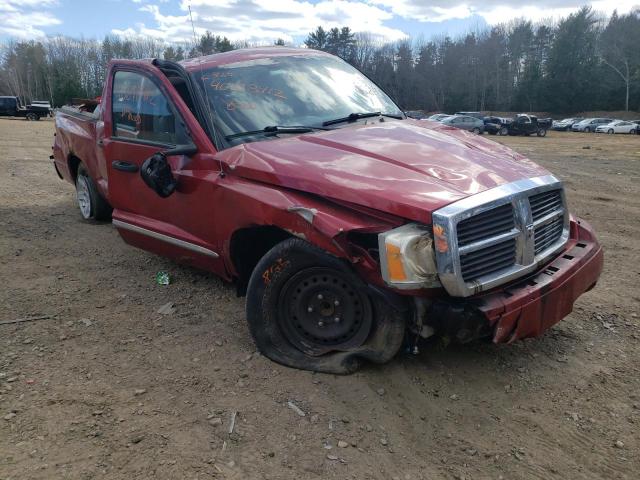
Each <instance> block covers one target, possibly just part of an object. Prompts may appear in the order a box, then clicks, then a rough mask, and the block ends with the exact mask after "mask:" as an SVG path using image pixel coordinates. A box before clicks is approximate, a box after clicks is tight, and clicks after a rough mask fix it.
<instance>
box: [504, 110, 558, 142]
mask: <svg viewBox="0 0 640 480" xmlns="http://www.w3.org/2000/svg"><path fill="white" fill-rule="evenodd" d="M550 125H551V119H548V118H545V119H538V117H536V116H535V115H527V114H524V113H521V114H519V115H516V116H515V117H514V119H513V120H512V121H511V122H510V123H508V124H506V125H503V126H502V128H501V129H500V131H499V132H498V133H499V134H500V135H505V133H504V131H505V130H506V134H507V135H514V136H515V135H526V136H529V135H537V136H538V137H544V136H546V135H547V130H548V128H549V126H550Z"/></svg>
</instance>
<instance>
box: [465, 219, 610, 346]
mask: <svg viewBox="0 0 640 480" xmlns="http://www.w3.org/2000/svg"><path fill="white" fill-rule="evenodd" d="M603 261H604V254H603V251H602V247H601V246H600V244H599V243H598V241H597V240H596V238H595V235H594V233H593V230H592V229H591V227H590V225H589V224H587V223H586V222H584V221H581V220H576V221H572V222H571V225H570V238H569V243H568V244H567V247H566V248H565V249H564V250H563V251H562V252H561V253H560V254H559V255H558V256H557V257H556V258H555V259H554V260H552V261H551V262H550V263H549V264H548V265H547V266H546V267H545V268H544V269H543V270H542V271H539V272H538V273H536V274H534V275H533V276H530V277H527V278H525V279H523V280H520V281H519V282H517V283H515V284H513V285H509V286H507V287H506V288H503V289H501V290H498V291H494V292H490V293H487V294H484V295H479V296H476V297H471V298H469V299H468V301H469V302H470V303H471V304H472V306H473V307H475V310H476V311H477V312H479V313H480V314H481V316H483V317H484V319H485V320H486V321H488V323H489V325H490V327H491V329H492V331H493V341H494V342H495V343H503V342H506V343H510V342H513V341H514V340H517V339H522V338H528V337H535V336H538V335H540V334H542V333H543V332H544V331H545V330H547V329H549V328H550V327H552V326H553V325H555V324H556V323H558V322H559V321H560V320H562V319H563V318H564V317H565V316H567V315H568V314H569V313H571V311H572V309H573V304H574V302H575V301H576V300H577V299H578V297H579V296H580V295H582V294H583V293H584V292H587V291H589V290H590V289H591V288H593V287H594V286H595V284H596V282H597V281H598V278H599V277H600V273H601V272H602V267H603Z"/></svg>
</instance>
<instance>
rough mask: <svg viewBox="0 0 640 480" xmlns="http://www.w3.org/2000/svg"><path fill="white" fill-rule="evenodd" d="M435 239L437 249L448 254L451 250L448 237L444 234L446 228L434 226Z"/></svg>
mask: <svg viewBox="0 0 640 480" xmlns="http://www.w3.org/2000/svg"><path fill="white" fill-rule="evenodd" d="M433 238H434V240H435V247H436V250H437V251H438V252H440V253H446V252H447V251H448V250H449V243H448V242H447V235H446V234H445V232H444V227H442V226H441V225H434V226H433Z"/></svg>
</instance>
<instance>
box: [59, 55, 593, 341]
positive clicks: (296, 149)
mask: <svg viewBox="0 0 640 480" xmlns="http://www.w3.org/2000/svg"><path fill="white" fill-rule="evenodd" d="M278 55H326V54H324V53H321V52H315V51H312V50H293V49H286V48H261V49H249V50H236V51H233V52H228V53H224V54H218V55H213V56H209V57H204V58H202V59H196V60H188V61H185V62H183V65H184V66H185V67H186V68H187V69H188V70H191V71H195V70H198V69H202V68H210V67H212V66H215V65H221V64H224V63H231V62H236V61H243V60H250V59H256V58H267V57H271V56H278ZM116 67H117V68H120V69H127V70H134V71H138V72H141V73H144V74H146V75H148V76H150V77H153V78H156V79H157V80H158V83H159V85H160V88H161V90H162V91H163V92H164V93H165V94H166V95H167V97H168V98H169V99H170V100H171V101H172V102H173V103H174V105H175V106H176V109H177V110H178V112H179V113H180V115H181V116H182V118H183V120H184V122H185V124H186V125H187V127H188V128H189V130H190V131H191V133H192V138H193V141H194V143H195V145H196V146H197V147H198V153H197V154H195V155H194V156H193V157H191V158H186V157H171V158H170V159H169V161H170V163H171V166H172V169H173V172H174V175H175V177H176V178H177V179H178V189H177V191H176V192H175V193H174V194H173V195H172V196H171V197H169V198H167V199H161V198H160V197H158V196H156V195H155V194H154V193H153V192H152V191H151V190H149V189H148V188H147V187H146V186H145V185H144V183H143V182H142V179H141V178H140V176H139V175H138V174H130V173H124V172H121V171H118V170H114V169H113V168H112V167H111V162H112V161H114V160H126V161H128V162H131V163H135V164H137V165H141V164H142V162H143V161H144V160H145V159H146V158H147V157H149V156H151V155H152V154H153V153H155V152H156V151H157V150H158V148H157V147H154V146H149V145H139V144H138V145H134V144H131V143H128V142H126V141H123V140H119V139H116V138H112V119H111V113H110V108H108V106H109V105H111V85H112V78H113V76H112V74H111V73H110V74H109V76H108V79H107V83H106V85H105V91H104V94H103V96H102V98H103V100H104V102H103V105H105V106H107V107H105V108H103V109H102V112H103V113H102V114H101V117H100V119H99V120H98V121H95V120H91V119H89V118H82V117H78V116H75V115H70V114H66V113H58V115H57V117H56V130H57V136H56V138H55V143H54V149H53V151H54V159H55V162H56V167H57V169H58V171H59V172H60V173H61V174H62V175H63V177H64V178H65V179H66V180H68V181H71V182H73V181H74V179H73V178H72V175H71V172H70V168H69V165H70V159H72V157H77V158H79V159H81V160H82V162H83V163H84V164H85V165H86V167H87V169H88V170H89V173H90V174H91V176H92V177H93V178H94V179H95V180H96V183H97V184H98V188H99V190H100V192H101V194H102V195H103V196H104V197H105V198H107V199H108V200H109V202H110V203H111V205H112V206H113V207H114V212H113V218H114V219H119V220H122V221H126V222H128V223H132V224H135V225H138V226H141V227H144V228H146V229H149V230H153V231H156V232H159V233H163V234H166V235H170V236H173V237H175V238H178V239H181V240H184V241H188V242H191V243H194V244H196V245H200V246H202V247H205V248H208V249H210V250H214V251H216V252H218V253H219V254H220V258H218V259H213V258H210V257H205V256H202V255H200V254H197V253H194V252H191V251H187V250H184V249H182V248H179V247H175V246H172V245H168V244H166V243H163V242H160V241H158V240H153V239H151V238H149V237H146V236H142V235H140V234H135V233H131V232H125V231H121V232H120V233H121V235H122V236H123V238H124V239H125V241H127V242H128V243H131V244H132V245H135V246H138V247H140V248H143V249H146V250H150V251H153V252H155V253H158V254H161V255H164V256H169V257H172V258H174V259H176V260H179V261H182V262H185V263H189V264H191V265H194V266H197V267H200V268H204V269H207V270H210V271H212V272H215V273H217V274H218V275H220V276H222V277H224V278H225V279H228V280H230V279H233V278H234V277H235V276H236V275H237V272H236V270H235V267H234V265H233V264H232V261H231V257H230V239H231V238H232V235H233V234H234V232H236V231H238V230H239V229H242V228H247V227H253V226H257V225H274V226H278V227H280V228H282V229H284V230H287V231H289V232H291V233H292V234H295V235H297V236H300V237H303V238H305V239H307V240H308V241H309V242H311V243H313V244H315V245H317V246H319V247H321V248H323V249H325V250H327V251H329V252H331V253H332V254H334V255H337V256H340V257H343V258H346V259H348V260H349V261H350V262H352V263H353V265H354V268H355V269H356V270H357V271H358V273H359V274H360V275H362V276H363V277H364V278H365V279H366V280H367V281H368V282H370V283H373V284H377V285H379V286H384V284H383V281H382V279H381V276H380V271H379V267H378V265H377V264H376V262H375V261H374V260H373V259H371V258H370V257H368V256H367V254H366V252H363V251H362V249H360V250H359V249H358V248H357V247H355V246H353V245H350V244H349V242H348V241H347V238H346V233H347V232H350V231H355V230H360V231H367V232H380V231H384V230H388V229H390V228H393V227H395V226H398V225H400V224H402V223H405V222H406V221H418V222H422V223H426V224H429V223H430V221H431V213H432V212H433V211H434V210H436V209H438V208H441V207H443V206H445V205H447V204H449V203H451V202H454V201H456V200H459V199H461V198H464V197H466V196H469V195H473V194H475V193H479V192H482V191H484V190H487V189H490V188H493V187H496V186H498V185H502V184H504V183H508V182H513V181H515V180H519V179H523V178H528V177H536V176H540V175H545V174H547V173H548V172H547V171H546V170H545V169H543V168H541V167H540V166H538V165H536V164H535V163H533V162H531V161H530V160H528V159H526V158H525V157H523V156H522V155H519V154H517V153H515V152H513V151H512V150H510V149H508V148H506V147H504V146H502V145H500V144H498V143H495V142H492V141H489V140H486V139H483V138H482V137H479V136H476V135H472V134H469V133H467V132H463V131H461V130H457V129H453V128H449V127H446V126H444V125H441V124H437V123H434V122H417V121H412V120H403V121H394V120H386V121H384V122H380V121H379V120H378V119H375V121H369V122H367V123H359V124H357V125H351V126H346V127H345V128H340V129H337V130H334V131H328V132H320V133H314V134H305V135H299V136H292V137H288V138H283V139H276V140H269V141H263V142H255V143H248V144H243V145H239V146H236V147H233V148H229V149H227V150H224V151H222V152H217V151H216V149H215V148H214V146H213V144H212V142H211V141H210V139H209V138H208V137H207V135H206V134H205V132H204V131H203V129H202V128H201V127H200V125H199V123H198V121H197V120H196V118H195V117H194V116H193V115H192V114H191V112H190V111H189V110H188V108H187V106H186V105H185V103H184V102H183V101H182V99H181V98H180V96H179V95H178V94H177V92H176V91H175V90H174V88H173V87H172V85H171V84H170V82H169V81H168V80H167V79H166V77H164V75H163V74H162V73H161V72H160V71H159V70H158V69H157V68H156V67H154V66H153V65H152V64H151V62H150V61H117V62H113V63H112V64H111V67H110V68H111V70H110V72H112V71H113V69H114V68H116ZM221 171H222V172H224V173H225V175H220V173H221ZM294 206H304V207H308V208H313V209H316V210H317V215H316V216H315V217H314V219H313V223H309V222H307V221H306V220H304V219H303V218H302V217H301V216H300V215H298V214H297V213H293V212H289V211H287V209H288V208H289V207H294ZM581 242H582V243H585V244H586V245H587V247H585V248H582V247H577V246H576V245H577V244H578V243H581ZM577 248H579V249H580V250H579V251H578V250H576V249H577ZM565 254H571V255H572V256H574V259H573V260H571V261H568V260H567V259H566V258H563V257H562V255H565ZM551 266H554V268H558V269H559V270H558V271H557V272H556V273H554V275H552V276H549V275H547V274H545V273H544V272H541V273H539V274H538V275H537V276H536V277H535V280H536V282H537V283H536V284H535V285H534V284H531V285H527V284H525V285H520V286H517V287H513V286H510V287H506V288H503V289H501V290H499V291H497V292H495V291H494V292H493V293H490V294H484V295H482V296H480V297H475V298H472V299H469V301H471V302H474V303H475V304H477V305H479V308H480V309H481V311H482V312H483V313H484V314H485V315H486V317H487V318H488V319H489V320H490V321H491V322H492V324H493V325H494V326H495V329H496V330H495V341H497V342H498V341H499V342H503V341H512V340H514V339H516V338H523V337H527V336H533V335H538V334H539V333H541V332H542V331H544V330H545V329H546V328H548V327H550V326H551V325H553V324H554V323H556V322H557V321H558V320H560V319H561V318H562V317H563V316H565V315H566V314H568V313H569V312H570V311H571V308H572V305H573V302H574V301H575V299H576V298H577V297H578V296H579V295H580V294H581V293H583V292H584V291H585V290H587V289H588V288H590V287H591V286H592V285H593V284H594V283H595V281H596V280H597V278H598V276H599V274H600V271H601V269H602V251H601V249H600V246H599V245H598V243H597V241H596V240H595V237H594V236H593V233H592V232H591V230H590V229H589V227H588V226H586V225H585V224H583V225H582V226H578V225H577V224H576V223H572V237H571V241H570V243H569V245H568V246H567V249H566V251H565V252H563V253H562V254H561V255H560V256H559V257H558V258H556V259H555V260H553V261H552V263H551ZM400 293H402V294H404V295H422V296H429V297H433V296H434V295H436V296H437V295H445V293H444V291H443V290H432V291H426V290H425V291H411V292H407V291H404V292H400Z"/></svg>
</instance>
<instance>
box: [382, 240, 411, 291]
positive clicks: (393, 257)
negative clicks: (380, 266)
mask: <svg viewBox="0 0 640 480" xmlns="http://www.w3.org/2000/svg"><path fill="white" fill-rule="evenodd" d="M386 247H387V270H388V272H389V280H391V281H393V282H403V281H406V280H407V274H406V273H405V271H404V266H403V265H402V253H400V248H399V247H397V246H396V245H393V244H391V243H387V244H386Z"/></svg>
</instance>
